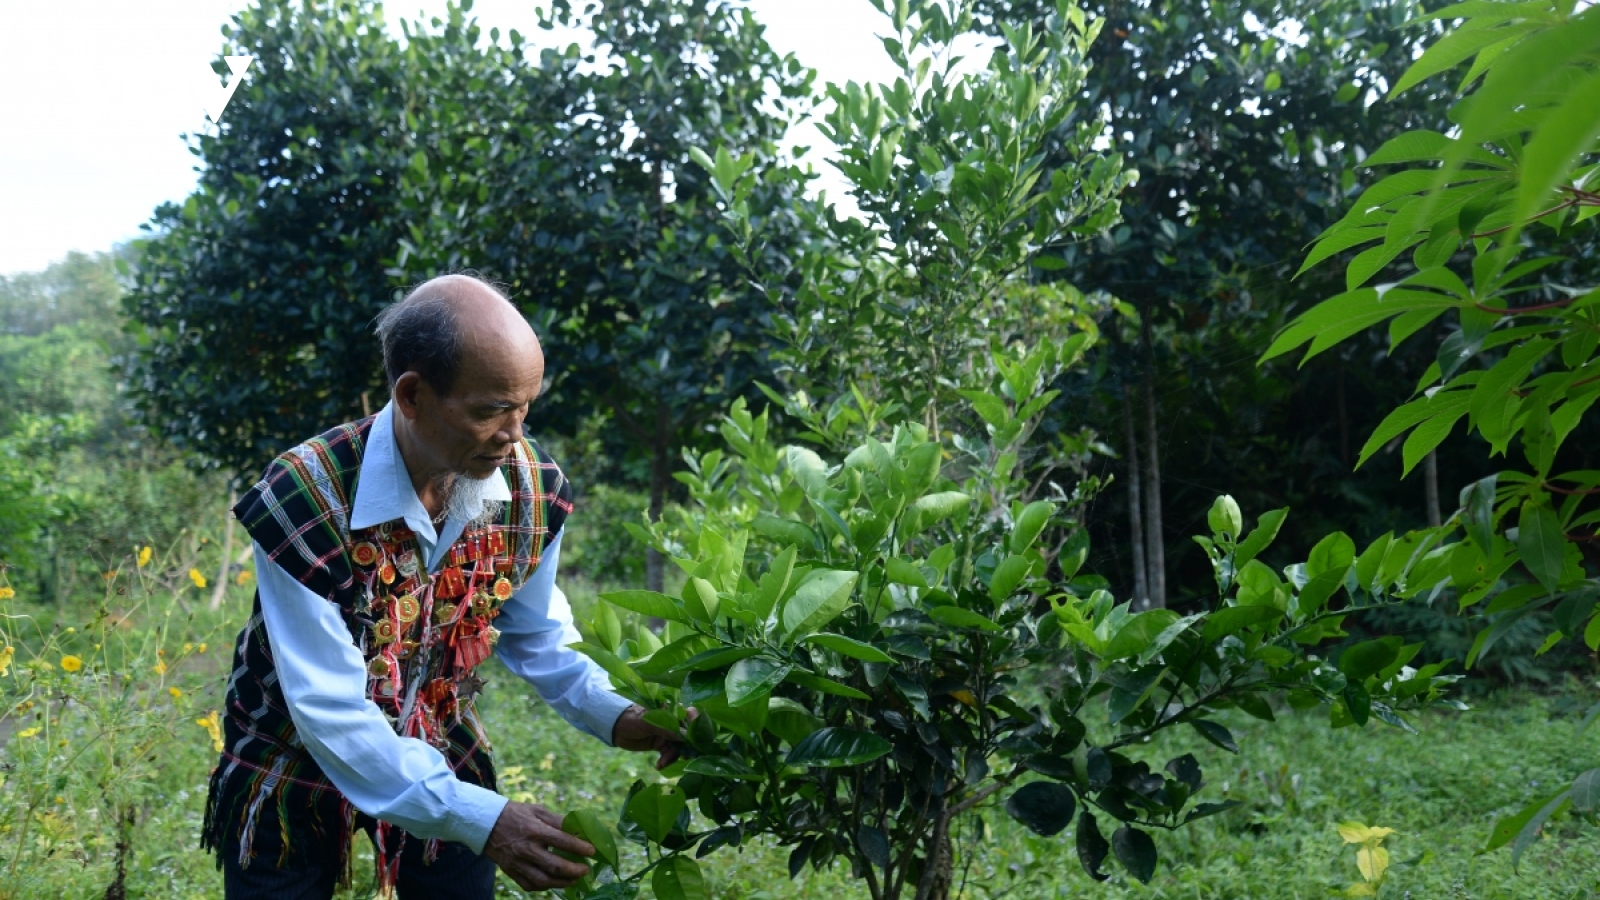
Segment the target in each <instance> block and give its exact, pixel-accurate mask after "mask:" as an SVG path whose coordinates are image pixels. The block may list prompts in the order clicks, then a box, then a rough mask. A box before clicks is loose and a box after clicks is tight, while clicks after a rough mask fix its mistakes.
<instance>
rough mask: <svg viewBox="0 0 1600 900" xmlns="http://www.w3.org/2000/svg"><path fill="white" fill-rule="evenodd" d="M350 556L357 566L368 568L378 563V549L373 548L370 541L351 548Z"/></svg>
mask: <svg viewBox="0 0 1600 900" xmlns="http://www.w3.org/2000/svg"><path fill="white" fill-rule="evenodd" d="M350 556H351V558H352V559H354V560H355V561H356V565H358V566H360V567H362V568H367V567H368V566H370V565H372V564H373V563H375V562H377V561H378V548H377V547H374V546H372V544H371V542H369V541H362V542H361V543H359V544H357V545H355V547H353V548H351V550H350Z"/></svg>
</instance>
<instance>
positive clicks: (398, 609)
mask: <svg viewBox="0 0 1600 900" xmlns="http://www.w3.org/2000/svg"><path fill="white" fill-rule="evenodd" d="M394 615H395V618H397V619H399V620H400V624H401V625H410V624H411V623H412V622H415V621H416V620H417V617H418V616H420V615H422V604H421V603H420V602H418V601H417V595H416V594H407V595H405V596H404V597H401V598H400V599H399V600H396V601H395V604H394Z"/></svg>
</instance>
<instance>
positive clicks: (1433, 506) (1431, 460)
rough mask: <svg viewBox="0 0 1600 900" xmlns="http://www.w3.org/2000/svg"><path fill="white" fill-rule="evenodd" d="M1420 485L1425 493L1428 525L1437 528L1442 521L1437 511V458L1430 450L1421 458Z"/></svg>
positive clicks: (1442, 517) (1442, 518) (1441, 516)
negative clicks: (1421, 484)
mask: <svg viewBox="0 0 1600 900" xmlns="http://www.w3.org/2000/svg"><path fill="white" fill-rule="evenodd" d="M1422 483H1423V487H1424V490H1426V491H1427V498H1428V524H1429V525H1430V526H1432V527H1434V528H1438V527H1439V524H1440V523H1441V522H1443V521H1444V516H1443V515H1441V514H1440V511H1439V458H1438V457H1437V456H1435V455H1434V451H1432V450H1429V451H1428V455H1427V456H1425V457H1423V458H1422Z"/></svg>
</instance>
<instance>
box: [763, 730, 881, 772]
mask: <svg viewBox="0 0 1600 900" xmlns="http://www.w3.org/2000/svg"><path fill="white" fill-rule="evenodd" d="M890 749H892V748H891V746H890V744H889V742H888V741H886V740H884V739H883V738H881V737H879V736H877V735H875V734H873V733H872V732H870V731H862V730H860V729H857V728H843V727H835V728H820V729H818V730H816V731H814V732H812V733H811V734H809V735H807V736H806V738H805V739H804V740H802V741H801V742H800V743H798V744H796V745H795V746H794V748H793V749H791V750H790V751H789V755H788V757H787V758H786V762H788V764H789V765H791V766H815V767H819V768H835V767H839V766H856V765H860V764H861V763H864V762H870V761H872V760H874V759H877V758H878V757H880V756H883V755H884V754H886V753H888V752H889V751H890Z"/></svg>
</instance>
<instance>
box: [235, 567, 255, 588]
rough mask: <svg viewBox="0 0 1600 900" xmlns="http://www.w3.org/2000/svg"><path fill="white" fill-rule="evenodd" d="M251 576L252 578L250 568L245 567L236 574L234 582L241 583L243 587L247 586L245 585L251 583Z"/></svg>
mask: <svg viewBox="0 0 1600 900" xmlns="http://www.w3.org/2000/svg"><path fill="white" fill-rule="evenodd" d="M250 578H251V575H250V570H249V569H243V570H241V571H240V572H239V574H238V575H236V576H234V579H233V583H234V584H237V585H239V586H240V587H243V586H245V585H247V584H249V583H250Z"/></svg>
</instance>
